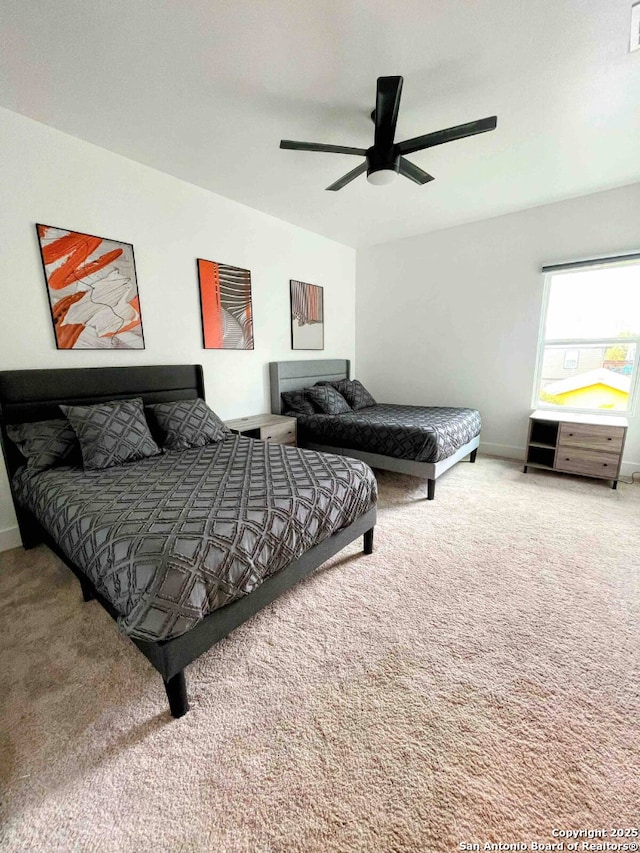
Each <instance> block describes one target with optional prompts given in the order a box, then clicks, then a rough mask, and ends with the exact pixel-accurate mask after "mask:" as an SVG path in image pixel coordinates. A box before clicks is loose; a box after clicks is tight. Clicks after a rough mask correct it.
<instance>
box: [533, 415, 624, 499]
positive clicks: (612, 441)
mask: <svg viewBox="0 0 640 853" xmlns="http://www.w3.org/2000/svg"><path fill="white" fill-rule="evenodd" d="M627 426H628V422H627V419H626V418H621V417H610V416H608V415H578V414H573V415H570V414H566V415H565V414H560V413H558V412H544V411H540V410H538V411H536V412H534V413H533V414H532V415H531V416H530V418H529V437H528V439H527V457H526V462H525V464H524V472H525V474H526V472H527V469H528V468H546V469H547V470H550V471H562V472H564V473H565V474H580V475H582V476H583V477H597V478H598V479H600V480H611V488H612V489H615V488H616V487H617V485H618V477H619V476H620V465H621V463H622V452H623V450H624V442H625V438H626V436H627Z"/></svg>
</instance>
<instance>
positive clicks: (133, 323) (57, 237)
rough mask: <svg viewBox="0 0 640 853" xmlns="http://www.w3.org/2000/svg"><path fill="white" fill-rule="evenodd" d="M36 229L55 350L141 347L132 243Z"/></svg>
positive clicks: (48, 226) (61, 231)
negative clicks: (56, 348)
mask: <svg viewBox="0 0 640 853" xmlns="http://www.w3.org/2000/svg"><path fill="white" fill-rule="evenodd" d="M36 230H37V233H38V242H39V244H40V256H41V258H42V268H43V270H44V277H45V282H46V285H47V294H48V296H49V305H50V307H51V319H52V321H53V330H54V333H55V338H56V346H57V347H58V349H144V336H143V332H142V315H141V313H140V299H139V296H138V282H137V279H136V265H135V260H134V257H133V246H132V245H131V244H130V243H120V242H118V241H116V240H106V239H105V238H103V237H95V236H94V235H92V234H83V233H81V232H80V231H69V230H67V229H66V228H55V227H53V226H51V225H36Z"/></svg>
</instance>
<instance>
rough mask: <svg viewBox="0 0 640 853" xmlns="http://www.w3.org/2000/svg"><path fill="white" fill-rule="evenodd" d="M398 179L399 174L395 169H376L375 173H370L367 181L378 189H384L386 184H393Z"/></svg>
mask: <svg viewBox="0 0 640 853" xmlns="http://www.w3.org/2000/svg"><path fill="white" fill-rule="evenodd" d="M397 177H398V173H397V172H396V170H395V169H376V171H375V172H369V174H368V175H367V180H368V181H369V183H370V184H374V185H375V186H376V187H382V186H385V185H386V184H392V183H393V182H394V181H395V179H396V178H397Z"/></svg>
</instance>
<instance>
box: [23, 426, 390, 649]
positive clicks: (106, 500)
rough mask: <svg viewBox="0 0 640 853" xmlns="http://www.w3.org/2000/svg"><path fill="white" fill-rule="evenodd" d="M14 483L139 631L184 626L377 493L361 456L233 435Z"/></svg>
mask: <svg viewBox="0 0 640 853" xmlns="http://www.w3.org/2000/svg"><path fill="white" fill-rule="evenodd" d="M14 485H15V487H16V490H17V494H18V498H19V500H20V501H21V503H23V504H24V505H25V506H27V507H28V508H29V509H30V510H31V511H32V512H33V513H34V514H35V516H36V518H38V519H39V521H40V523H41V524H42V525H43V526H44V528H45V530H47V532H48V533H50V534H51V535H52V536H53V538H54V539H55V541H56V542H57V543H58V545H59V546H60V548H61V549H62V550H63V552H64V553H65V554H66V555H67V557H69V558H70V560H71V561H72V562H74V563H75V564H76V565H77V566H78V567H79V568H81V569H82V570H83V571H84V572H85V573H86V574H87V576H88V577H89V578H90V579H91V581H92V582H93V583H94V585H95V586H96V588H97V589H98V591H99V592H100V593H101V594H102V595H103V596H104V597H105V598H107V599H108V600H109V601H110V602H111V604H113V606H114V607H115V609H116V610H117V612H118V613H119V614H121V615H120V618H119V620H118V623H119V625H120V627H121V629H122V631H124V633H126V634H129V635H130V636H132V637H137V638H140V639H143V640H166V639H169V638H171V637H176V636H178V635H180V634H183V633H185V632H186V631H188V630H189V629H190V628H192V627H193V626H194V625H195V624H196V623H197V622H198V621H200V620H201V619H203V618H204V617H205V616H206V615H207V614H208V613H210V612H211V611H213V610H216V609H217V608H219V607H222V606H224V605H225V604H228V603H229V602H231V601H233V600H234V599H236V598H240V597H241V596H243V595H247V594H248V593H250V592H251V591H252V590H254V589H255V588H256V587H257V586H259V585H260V584H261V583H262V582H263V581H264V580H265V579H266V578H268V577H269V576H270V575H273V574H275V573H276V572H278V571H280V570H281V569H283V568H285V567H286V566H287V565H288V564H289V563H291V562H292V560H295V559H297V558H298V557H300V556H301V555H302V554H303V553H305V551H308V550H309V549H310V548H311V547H313V546H314V545H316V544H317V543H318V542H321V541H322V540H323V539H326V538H328V537H329V536H331V535H332V534H333V533H335V532H336V531H338V530H340V529H341V528H343V527H347V526H348V525H349V524H351V523H352V522H353V521H355V520H356V519H357V518H359V517H360V516H361V515H363V514H364V513H365V512H366V511H367V510H368V509H369V508H370V507H371V506H373V505H374V504H375V502H376V498H377V491H376V480H375V477H374V476H373V474H372V472H371V469H370V468H368V466H367V465H365V464H364V463H362V462H358V461H357V460H354V459H346V458H343V457H340V456H333V455H329V454H323V453H314V452H312V451H304V450H299V449H297V448H295V447H286V446H283V445H277V444H265V443H263V442H260V441H254V440H252V439H250V438H243V437H241V436H233V437H231V438H228V439H226V440H224V441H221V442H219V443H218V444H210V445H207V446H206V447H201V448H194V449H191V450H183V451H180V452H174V453H166V454H164V455H162V456H153V457H151V458H148V459H144V460H142V461H140V462H134V463H130V464H126V465H119V466H117V467H114V468H107V469H106V470H101V471H82V470H80V469H77V468H68V467H64V468H53V469H50V470H48V471H44V472H41V473H36V474H34V473H31V472H30V471H28V470H27V469H26V468H22V469H20V471H18V472H17V473H16V475H15V478H14Z"/></svg>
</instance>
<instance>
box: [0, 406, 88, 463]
mask: <svg viewBox="0 0 640 853" xmlns="http://www.w3.org/2000/svg"><path fill="white" fill-rule="evenodd" d="M7 435H8V436H9V438H10V439H11V441H13V442H14V443H15V444H17V445H18V447H19V449H20V453H22V455H23V456H24V457H25V459H26V460H27V467H28V468H30V469H31V470H32V471H46V470H47V468H55V467H56V466H57V465H76V464H80V461H81V460H80V447H79V445H78V439H77V438H76V434H75V432H74V431H73V430H72V429H71V426H70V424H69V421H65V420H63V419H62V418H57V419H56V420H52V421H34V422H33V423H27V424H10V425H8V426H7Z"/></svg>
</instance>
